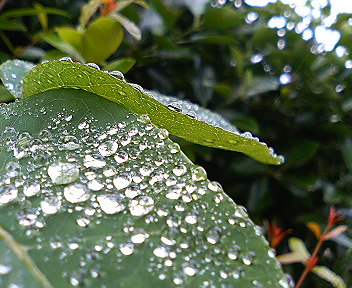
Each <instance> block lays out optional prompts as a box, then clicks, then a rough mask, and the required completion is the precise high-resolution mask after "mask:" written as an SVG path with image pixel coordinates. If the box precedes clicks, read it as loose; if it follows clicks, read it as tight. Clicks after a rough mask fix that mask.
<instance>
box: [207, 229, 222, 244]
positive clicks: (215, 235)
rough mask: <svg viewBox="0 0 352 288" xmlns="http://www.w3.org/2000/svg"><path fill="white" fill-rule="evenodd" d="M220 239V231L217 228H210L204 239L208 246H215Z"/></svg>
mask: <svg viewBox="0 0 352 288" xmlns="http://www.w3.org/2000/svg"><path fill="white" fill-rule="evenodd" d="M220 238H221V230H220V228H219V227H213V228H211V229H210V230H209V231H208V232H207V235H206V239H207V241H208V242H209V243H210V244H213V245H214V244H217V243H219V241H220Z"/></svg>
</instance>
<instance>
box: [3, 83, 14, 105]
mask: <svg viewBox="0 0 352 288" xmlns="http://www.w3.org/2000/svg"><path fill="white" fill-rule="evenodd" d="M15 99H16V98H15V97H14V96H13V95H12V94H11V93H10V91H9V90H7V89H6V88H5V87H4V86H0V103H6V102H10V101H14V100H15Z"/></svg>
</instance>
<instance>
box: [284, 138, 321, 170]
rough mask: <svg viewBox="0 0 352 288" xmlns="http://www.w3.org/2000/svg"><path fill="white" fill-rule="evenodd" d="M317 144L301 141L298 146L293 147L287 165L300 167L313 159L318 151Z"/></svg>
mask: <svg viewBox="0 0 352 288" xmlns="http://www.w3.org/2000/svg"><path fill="white" fill-rule="evenodd" d="M318 148H319V143H318V142H316V141H310V140H304V139H301V140H300V141H299V143H298V144H296V145H295V146H293V148H292V150H291V152H290V154H289V161H288V163H287V164H288V165H293V166H301V165H303V164H305V163H307V162H308V161H309V160H310V159H312V158H313V157H314V155H315V154H316V152H317V151H318Z"/></svg>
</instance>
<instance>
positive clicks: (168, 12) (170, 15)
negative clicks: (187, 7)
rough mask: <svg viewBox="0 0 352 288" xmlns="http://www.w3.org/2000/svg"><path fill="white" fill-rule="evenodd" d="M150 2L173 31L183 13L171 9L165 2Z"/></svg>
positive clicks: (155, 0)
mask: <svg viewBox="0 0 352 288" xmlns="http://www.w3.org/2000/svg"><path fill="white" fill-rule="evenodd" d="M150 2H151V4H152V5H153V7H154V8H155V10H156V11H158V14H159V16H161V17H162V18H163V20H164V22H165V24H166V25H167V28H168V29H173V28H174V25H175V23H176V21H177V19H178V18H179V16H180V15H181V11H177V10H176V9H170V8H169V7H168V6H167V5H166V2H165V1H163V0H150Z"/></svg>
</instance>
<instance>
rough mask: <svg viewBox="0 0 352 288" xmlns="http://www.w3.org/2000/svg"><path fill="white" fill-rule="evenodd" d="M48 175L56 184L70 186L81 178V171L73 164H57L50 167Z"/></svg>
mask: <svg viewBox="0 0 352 288" xmlns="http://www.w3.org/2000/svg"><path fill="white" fill-rule="evenodd" d="M48 175H49V177H50V178H51V181H52V182H53V183H54V184H68V183H72V182H74V181H76V180H77V179H78V178H79V169H78V167H76V166H75V165H73V164H71V163H64V162H57V163H54V164H52V165H50V166H49V167H48Z"/></svg>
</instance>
